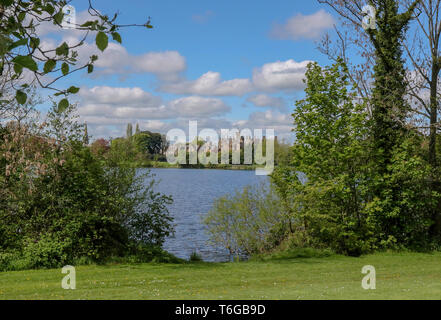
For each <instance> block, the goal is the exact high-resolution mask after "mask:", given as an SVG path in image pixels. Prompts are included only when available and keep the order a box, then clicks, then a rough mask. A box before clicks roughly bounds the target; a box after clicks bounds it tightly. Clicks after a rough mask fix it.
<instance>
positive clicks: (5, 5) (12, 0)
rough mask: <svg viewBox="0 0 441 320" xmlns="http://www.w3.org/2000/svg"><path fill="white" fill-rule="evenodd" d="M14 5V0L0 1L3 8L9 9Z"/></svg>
mask: <svg viewBox="0 0 441 320" xmlns="http://www.w3.org/2000/svg"><path fill="white" fill-rule="evenodd" d="M13 3H14V0H0V5H1V6H3V7H9V6H10V5H12V4H13Z"/></svg>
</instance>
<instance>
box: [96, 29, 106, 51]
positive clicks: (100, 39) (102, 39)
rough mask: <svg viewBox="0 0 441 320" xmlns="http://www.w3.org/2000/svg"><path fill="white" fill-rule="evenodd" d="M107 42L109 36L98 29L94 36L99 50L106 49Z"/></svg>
mask: <svg viewBox="0 0 441 320" xmlns="http://www.w3.org/2000/svg"><path fill="white" fill-rule="evenodd" d="M108 44H109V37H108V36H107V34H105V33H104V32H102V31H100V32H98V34H97V36H96V46H97V47H98V49H100V50H101V51H104V50H106V48H107V46H108Z"/></svg>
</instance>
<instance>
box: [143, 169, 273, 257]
mask: <svg viewBox="0 0 441 320" xmlns="http://www.w3.org/2000/svg"><path fill="white" fill-rule="evenodd" d="M150 170H151V172H152V173H153V174H155V176H156V177H155V179H156V180H158V185H157V186H156V189H155V190H156V191H158V192H161V193H163V194H166V195H170V196H172V197H173V200H174V202H173V204H172V205H171V206H169V210H170V214H171V215H172V216H173V217H174V224H175V230H176V232H175V236H174V237H173V238H169V239H167V240H166V242H165V244H164V249H165V250H167V251H168V252H170V253H173V254H174V255H175V256H177V257H179V258H183V259H188V258H189V257H190V255H191V254H192V253H193V252H197V253H198V254H199V255H200V256H201V257H202V259H203V260H204V261H209V262H222V261H229V253H228V251H227V250H226V249H225V248H221V247H213V246H211V245H209V244H208V243H207V242H208V236H207V234H206V231H205V228H204V226H203V224H202V218H203V217H204V216H205V215H206V214H207V213H208V211H210V209H211V208H212V206H213V202H214V200H215V199H217V198H219V197H222V196H224V195H226V194H234V193H235V192H236V191H237V190H242V189H243V188H244V187H246V186H248V185H259V184H261V183H265V182H266V181H268V177H265V176H256V174H255V171H237V170H193V169H150Z"/></svg>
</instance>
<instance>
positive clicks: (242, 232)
mask: <svg viewBox="0 0 441 320" xmlns="http://www.w3.org/2000/svg"><path fill="white" fill-rule="evenodd" d="M285 218H286V216H285V212H284V211H283V209H282V208H281V206H280V204H279V198H278V196H277V195H276V193H275V192H274V191H273V190H272V188H270V187H268V186H265V185H261V186H260V187H254V188H251V187H246V188H245V189H244V190H243V191H241V192H237V193H236V195H234V196H225V197H222V198H219V199H217V200H216V201H215V203H214V206H213V209H212V210H211V211H210V212H209V213H208V215H207V216H206V217H205V218H204V224H205V225H206V227H207V232H208V234H209V236H210V240H211V242H213V243H214V244H217V245H222V246H223V247H225V248H226V249H228V250H229V252H230V254H231V255H235V256H240V255H242V254H247V255H250V254H253V253H261V252H265V251H267V250H270V249H271V248H273V247H275V246H276V245H278V244H279V241H280V239H283V237H275V234H277V233H275V232H274V230H281V229H282V230H283V229H284V228H285V227H284V226H286V221H285ZM282 233H283V232H282Z"/></svg>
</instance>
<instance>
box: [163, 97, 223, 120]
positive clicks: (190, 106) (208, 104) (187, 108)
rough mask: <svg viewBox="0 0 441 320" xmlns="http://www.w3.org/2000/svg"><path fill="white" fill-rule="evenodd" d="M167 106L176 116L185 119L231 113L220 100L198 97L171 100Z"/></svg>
mask: <svg viewBox="0 0 441 320" xmlns="http://www.w3.org/2000/svg"><path fill="white" fill-rule="evenodd" d="M169 106H170V108H171V110H173V111H174V112H175V113H176V115H177V116H180V117H185V118H195V117H215V116H221V115H223V114H225V113H228V112H230V111H231V107H229V106H227V105H226V104H225V103H224V102H223V101H222V100H220V99H213V98H203V97H198V96H192V97H185V98H180V99H176V100H173V101H171V102H170V103H169Z"/></svg>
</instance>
